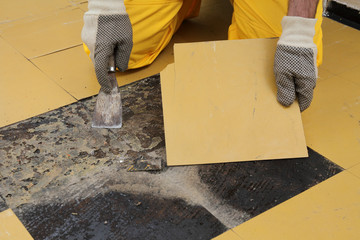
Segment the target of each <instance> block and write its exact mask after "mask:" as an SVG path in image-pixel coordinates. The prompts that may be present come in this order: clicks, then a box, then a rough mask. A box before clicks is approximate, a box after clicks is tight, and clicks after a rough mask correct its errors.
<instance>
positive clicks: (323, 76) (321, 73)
mask: <svg viewBox="0 0 360 240" xmlns="http://www.w3.org/2000/svg"><path fill="white" fill-rule="evenodd" d="M318 69H319V72H318V79H317V81H322V80H324V79H327V78H329V77H332V76H335V75H334V74H332V73H330V72H329V71H328V70H326V69H324V68H323V67H322V66H320V67H319V68H318Z"/></svg>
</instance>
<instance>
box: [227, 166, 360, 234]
mask: <svg viewBox="0 0 360 240" xmlns="http://www.w3.org/2000/svg"><path fill="white" fill-rule="evenodd" d="M359 199H360V178H357V177H356V176H354V175H353V174H351V173H349V172H347V171H344V172H342V173H339V174H338V175H336V176H334V177H332V178H330V179H328V180H326V181H324V182H322V183H320V184H318V185H316V186H315V187H313V188H310V189H309V190H307V191H305V192H303V193H301V194H299V195H297V196H296V197H293V198H291V199H290V200H288V201H286V202H284V203H282V204H280V205H278V206H276V207H274V208H272V209H270V210H268V211H267V212H265V213H263V214H260V215H258V216H257V217H255V218H253V219H251V220H249V221H248V222H245V223H243V224H241V225H239V226H238V227H235V228H234V229H233V230H234V231H235V232H236V233H237V234H238V235H240V236H241V237H242V238H243V239H245V240H257V239H259V240H263V239H267V240H271V239H274V240H275V239H276V240H282V239H284V240H288V239H292V240H297V239H299V240H304V239H326V240H343V239H346V240H357V239H359V236H360V228H359V226H360V214H359V213H360V201H359Z"/></svg>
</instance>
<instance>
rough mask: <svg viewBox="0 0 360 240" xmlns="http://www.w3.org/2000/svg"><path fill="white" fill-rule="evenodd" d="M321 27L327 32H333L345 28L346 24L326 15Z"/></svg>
mask: <svg viewBox="0 0 360 240" xmlns="http://www.w3.org/2000/svg"><path fill="white" fill-rule="evenodd" d="M321 28H322V30H323V32H324V34H325V33H331V32H335V31H337V30H340V29H343V28H345V25H344V24H341V23H339V22H336V21H334V20H332V19H330V18H327V17H324V18H323V22H322V24H321Z"/></svg>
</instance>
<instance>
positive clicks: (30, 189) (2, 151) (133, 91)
mask: <svg viewBox="0 0 360 240" xmlns="http://www.w3.org/2000/svg"><path fill="white" fill-rule="evenodd" d="M121 94H122V99H123V111H124V113H123V118H124V119H123V127H122V128H121V129H111V130H109V129H93V128H91V112H92V109H93V108H94V103H95V98H89V99H85V100H83V101H79V102H77V103H74V104H72V105H69V106H66V107H63V108H60V109H57V110H54V111H51V112H48V113H45V114H42V115H40V116H37V117H34V118H31V119H28V120H25V121H22V122H19V123H17V124H13V125H11V126H7V127H4V128H1V129H0V159H2V161H1V162H0V211H2V210H5V209H6V208H12V209H13V210H14V212H15V213H16V215H17V216H18V217H19V219H20V220H21V221H22V223H23V224H24V225H25V227H26V228H27V230H28V231H29V232H30V234H31V235H32V236H33V237H34V239H210V238H213V237H215V236H217V235H219V234H221V233H223V232H225V231H226V230H227V229H230V228H232V227H235V226H237V225H239V224H240V223H242V222H244V221H247V220H249V219H250V218H252V217H254V216H256V215H258V214H260V213H262V212H264V211H266V210H268V209H270V208H272V207H274V206H276V205H277V204H279V203H281V202H283V201H285V200H287V199H289V198H291V197H293V196H295V195H297V194H299V193H300V192H303V191H305V190H306V189H308V188H310V187H311V186H314V185H315V184H317V183H319V182H322V181H324V180H326V179H327V178H329V177H331V176H333V175H335V174H337V173H339V172H340V171H342V169H341V168H340V167H338V166H337V165H335V164H333V163H332V162H330V161H329V160H327V159H326V158H324V157H322V156H321V155H319V154H318V153H316V152H314V151H313V150H311V149H309V155H310V157H309V158H306V159H285V160H272V161H256V162H255V161H250V162H242V163H228V164H212V165H202V166H184V167H167V166H166V156H165V139H164V129H163V116H162V105H161V92H160V81H159V75H155V76H152V77H150V78H147V79H144V80H141V81H138V82H136V83H133V84H130V85H127V86H125V87H122V88H121ZM141 169H147V170H146V171H141Z"/></svg>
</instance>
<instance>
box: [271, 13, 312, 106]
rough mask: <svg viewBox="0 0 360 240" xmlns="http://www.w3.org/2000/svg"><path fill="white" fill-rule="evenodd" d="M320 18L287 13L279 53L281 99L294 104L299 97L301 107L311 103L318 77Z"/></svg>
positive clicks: (277, 71)
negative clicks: (317, 26)
mask: <svg viewBox="0 0 360 240" xmlns="http://www.w3.org/2000/svg"><path fill="white" fill-rule="evenodd" d="M316 21H317V20H316V19H313V18H302V17H289V16H285V17H284V18H283V19H282V22H281V25H282V34H281V36H280V39H279V41H278V43H277V48H276V53H275V62H274V73H275V78H276V85H277V89H278V91H277V99H278V101H279V102H280V103H281V104H282V105H284V106H290V105H291V104H292V103H293V102H294V101H295V98H296V97H297V98H298V101H299V105H300V110H301V111H304V110H305V109H306V108H308V107H309V106H310V103H311V101H312V98H313V91H314V88H315V85H316V79H317V65H316V56H317V47H316V45H315V43H314V41H313V38H314V35H315V24H316Z"/></svg>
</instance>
